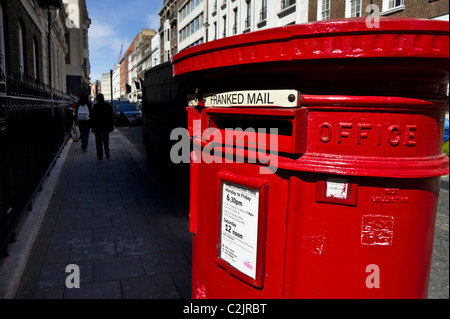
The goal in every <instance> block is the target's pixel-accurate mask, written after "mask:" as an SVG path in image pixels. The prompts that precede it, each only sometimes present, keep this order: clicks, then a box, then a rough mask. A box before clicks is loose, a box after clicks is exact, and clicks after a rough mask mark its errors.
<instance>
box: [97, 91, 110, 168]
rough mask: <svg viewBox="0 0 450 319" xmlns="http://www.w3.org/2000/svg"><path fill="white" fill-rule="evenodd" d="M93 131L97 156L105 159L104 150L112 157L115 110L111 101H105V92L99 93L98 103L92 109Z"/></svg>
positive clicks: (107, 155)
mask: <svg viewBox="0 0 450 319" xmlns="http://www.w3.org/2000/svg"><path fill="white" fill-rule="evenodd" d="M91 121H92V124H91V125H92V132H94V134H95V145H96V147H97V158H98V159H99V160H101V159H103V150H104V151H105V156H106V158H110V151H109V133H110V132H112V131H113V130H114V124H113V112H112V107H111V105H110V104H109V103H106V102H105V97H104V96H103V94H101V93H100V94H98V95H97V103H95V105H94V108H93V109H92V117H91Z"/></svg>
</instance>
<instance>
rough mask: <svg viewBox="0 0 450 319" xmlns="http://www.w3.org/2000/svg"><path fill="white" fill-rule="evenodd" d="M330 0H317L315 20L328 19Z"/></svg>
mask: <svg viewBox="0 0 450 319" xmlns="http://www.w3.org/2000/svg"><path fill="white" fill-rule="evenodd" d="M330 5H331V0H318V3H317V21H320V20H327V19H330Z"/></svg>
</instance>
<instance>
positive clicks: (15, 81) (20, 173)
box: [0, 69, 76, 256]
mask: <svg viewBox="0 0 450 319" xmlns="http://www.w3.org/2000/svg"><path fill="white" fill-rule="evenodd" d="M3 84H4V86H3V88H4V90H2V91H1V92H0V256H5V255H7V247H8V244H9V243H10V242H11V241H13V240H14V232H15V230H16V227H17V226H18V224H19V222H20V220H21V218H22V217H23V215H24V213H25V212H26V211H28V210H30V209H31V203H32V198H33V197H34V195H35V193H36V192H37V191H38V190H39V189H40V187H41V184H42V182H43V180H44V179H45V177H46V175H47V174H48V172H49V171H50V169H51V167H52V165H53V163H54V161H55V160H56V158H57V156H58V154H59V153H60V151H61V149H62V147H63V146H64V144H65V142H66V141H67V138H68V136H69V134H68V133H69V130H70V125H71V119H70V118H69V115H68V106H69V105H70V104H71V103H73V102H75V101H76V98H75V97H73V96H68V95H65V94H63V93H61V92H57V91H53V99H51V98H50V96H51V93H50V90H49V87H48V86H47V85H44V84H42V83H40V82H38V81H36V80H34V79H30V78H26V77H24V76H23V74H22V73H21V72H19V71H17V70H12V69H9V70H7V72H6V77H5V79H4V81H3Z"/></svg>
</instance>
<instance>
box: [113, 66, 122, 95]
mask: <svg viewBox="0 0 450 319" xmlns="http://www.w3.org/2000/svg"><path fill="white" fill-rule="evenodd" d="M112 90H113V99H114V100H117V99H119V98H120V97H121V95H120V64H116V65H115V66H114V71H113V86H112Z"/></svg>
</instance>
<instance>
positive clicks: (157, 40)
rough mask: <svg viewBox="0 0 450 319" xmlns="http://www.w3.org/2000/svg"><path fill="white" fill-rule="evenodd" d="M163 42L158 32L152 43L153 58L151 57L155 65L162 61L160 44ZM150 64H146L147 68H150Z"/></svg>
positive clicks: (152, 63)
mask: <svg viewBox="0 0 450 319" xmlns="http://www.w3.org/2000/svg"><path fill="white" fill-rule="evenodd" d="M160 43H161V39H160V36H159V33H158V32H157V33H156V35H155V36H154V37H153V38H152V44H151V50H152V58H151V65H150V66H155V65H158V64H160V63H161V61H160V60H161V55H160V52H159V46H160ZM150 66H149V65H146V66H145V68H146V69H148V68H149V67H150Z"/></svg>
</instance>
